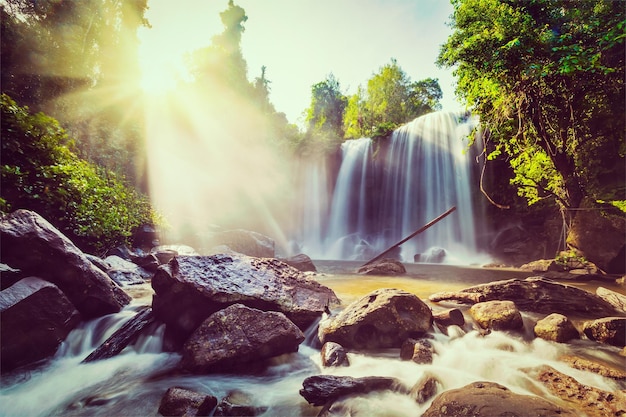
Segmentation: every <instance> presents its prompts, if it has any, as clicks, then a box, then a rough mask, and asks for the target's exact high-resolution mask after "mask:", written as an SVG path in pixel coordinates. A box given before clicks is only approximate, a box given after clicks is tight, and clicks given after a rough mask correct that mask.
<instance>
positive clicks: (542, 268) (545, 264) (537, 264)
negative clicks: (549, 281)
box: [520, 259, 566, 272]
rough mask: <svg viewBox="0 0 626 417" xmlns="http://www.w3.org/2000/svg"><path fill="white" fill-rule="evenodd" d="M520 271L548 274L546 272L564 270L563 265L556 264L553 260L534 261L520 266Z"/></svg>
mask: <svg viewBox="0 0 626 417" xmlns="http://www.w3.org/2000/svg"><path fill="white" fill-rule="evenodd" d="M520 269H521V270H523V271H532V272H548V271H556V272H562V271H565V270H566V269H565V268H564V267H563V265H560V264H559V263H557V261H556V260H555V259H538V260H536V261H532V262H528V263H526V264H524V265H522V266H520Z"/></svg>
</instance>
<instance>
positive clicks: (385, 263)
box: [357, 258, 406, 276]
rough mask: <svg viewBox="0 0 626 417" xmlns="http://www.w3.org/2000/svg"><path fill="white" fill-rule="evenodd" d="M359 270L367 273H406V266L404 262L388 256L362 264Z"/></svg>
mask: <svg viewBox="0 0 626 417" xmlns="http://www.w3.org/2000/svg"><path fill="white" fill-rule="evenodd" d="M357 272H358V273H359V274H365V275H385V276H387V275H403V274H406V268H405V267H404V265H402V262H400V261H397V260H395V259H390V258H386V259H381V260H380V261H377V262H374V263H371V264H369V265H365V266H362V267H361V268H359V270H358V271H357Z"/></svg>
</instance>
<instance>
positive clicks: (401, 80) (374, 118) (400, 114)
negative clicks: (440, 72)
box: [344, 59, 442, 137]
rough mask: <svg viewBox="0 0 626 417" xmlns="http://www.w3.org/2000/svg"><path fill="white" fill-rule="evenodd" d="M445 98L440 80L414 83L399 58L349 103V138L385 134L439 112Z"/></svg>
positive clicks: (374, 77) (370, 81) (346, 119)
mask: <svg viewBox="0 0 626 417" xmlns="http://www.w3.org/2000/svg"><path fill="white" fill-rule="evenodd" d="M441 97H442V93H441V88H440V87H439V83H438V81H437V80H435V79H432V78H428V79H425V80H423V81H419V82H412V81H411V78H410V77H409V76H408V75H407V74H406V73H405V72H404V71H403V70H402V68H400V66H399V65H398V62H397V61H396V60H395V59H392V60H391V63H389V64H386V65H384V66H383V67H381V68H380V70H379V72H378V73H376V74H374V75H373V76H372V78H370V79H369V80H368V81H367V90H366V91H364V90H363V89H359V91H357V94H356V95H355V96H353V97H351V98H350V99H349V100H348V106H347V109H346V116H345V118H344V129H345V132H346V137H360V136H371V135H384V134H386V133H388V132H389V131H391V130H393V129H395V128H396V127H398V126H400V125H401V124H403V123H407V122H409V121H411V120H413V119H415V118H416V117H418V116H421V115H423V114H426V113H429V112H432V111H435V110H439V109H440V108H441V106H440V104H439V100H440V99H441Z"/></svg>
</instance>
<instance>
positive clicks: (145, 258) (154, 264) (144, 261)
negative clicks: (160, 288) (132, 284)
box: [133, 253, 161, 278]
mask: <svg viewBox="0 0 626 417" xmlns="http://www.w3.org/2000/svg"><path fill="white" fill-rule="evenodd" d="M133 262H134V263H135V264H136V265H137V266H139V267H140V268H141V269H142V271H145V272H147V273H148V274H149V276H147V277H145V276H144V278H151V277H152V274H153V273H155V272H156V270H157V268H158V267H159V265H161V263H160V262H159V259H158V258H157V257H156V255H154V254H152V253H146V254H143V255H141V256H137V257H136V258H134V259H133ZM142 276H143V274H142Z"/></svg>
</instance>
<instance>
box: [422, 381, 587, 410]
mask: <svg viewBox="0 0 626 417" xmlns="http://www.w3.org/2000/svg"><path fill="white" fill-rule="evenodd" d="M557 415H558V416H561V417H574V416H576V415H577V414H576V413H574V412H573V411H570V410H566V409H564V408H562V407H559V406H558V405H556V404H554V403H552V402H550V401H548V400H544V399H543V398H539V397H534V396H530V395H520V394H515V393H513V392H511V391H510V390H509V389H508V388H506V387H504V386H502V385H500V384H496V383H494V382H473V383H471V384H469V385H466V386H464V387H462V388H458V389H452V390H449V391H444V392H443V393H442V394H440V395H439V396H437V398H435V400H434V401H433V403H432V404H431V406H430V407H429V408H428V410H426V412H425V413H424V414H422V417H470V416H471V417H492V416H506V417H527V416H535V417H554V416H557Z"/></svg>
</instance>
